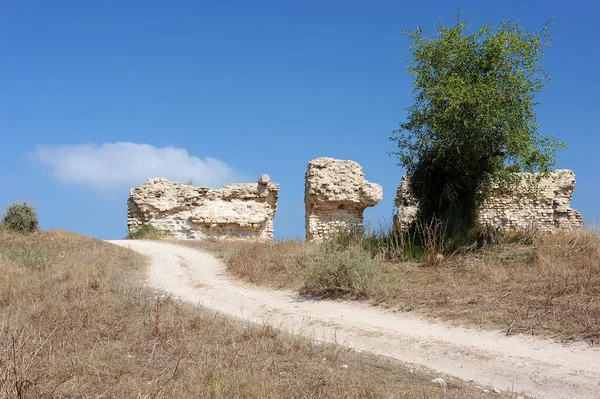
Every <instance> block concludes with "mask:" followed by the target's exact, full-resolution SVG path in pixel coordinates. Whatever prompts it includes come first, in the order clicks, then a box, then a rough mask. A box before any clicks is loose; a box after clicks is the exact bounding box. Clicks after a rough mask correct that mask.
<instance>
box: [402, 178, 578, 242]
mask: <svg viewBox="0 0 600 399" xmlns="http://www.w3.org/2000/svg"><path fill="white" fill-rule="evenodd" d="M519 175H520V181H521V185H520V187H519V188H517V189H513V190H511V191H506V190H500V189H499V188H498V187H496V188H494V189H493V190H492V194H491V195H490V197H489V199H488V200H487V201H486V202H485V203H484V204H483V205H482V207H481V209H480V210H479V222H480V223H481V224H482V225H487V226H492V227H497V228H499V229H500V230H526V229H530V228H535V229H539V230H541V231H553V230H557V229H572V228H581V224H582V217H581V214H580V213H579V212H577V211H576V210H573V209H571V208H570V201H571V197H572V196H573V191H574V190H575V174H574V173H573V172H572V171H570V170H566V169H561V170H556V171H554V172H552V173H550V174H549V175H548V176H547V177H543V178H541V179H540V180H539V182H538V183H537V189H534V190H531V189H527V187H528V183H527V182H530V181H535V180H537V178H538V177H539V175H537V174H535V173H519ZM394 203H395V204H396V206H397V207H398V213H397V214H396V215H395V216H394V223H395V224H396V225H397V226H400V227H401V228H403V227H407V226H408V225H409V224H410V223H411V222H412V221H413V220H414V219H415V216H416V214H417V211H418V210H419V207H418V203H417V201H416V200H415V199H414V198H413V197H412V196H411V195H410V179H409V178H407V177H406V176H404V177H403V178H402V181H401V182H400V185H399V186H398V191H397V192H396V199H395V201H394Z"/></svg>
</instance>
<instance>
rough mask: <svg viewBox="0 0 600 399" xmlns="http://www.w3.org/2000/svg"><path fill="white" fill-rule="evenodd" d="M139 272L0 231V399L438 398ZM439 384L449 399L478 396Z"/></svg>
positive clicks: (53, 236) (372, 365) (76, 242)
mask: <svg viewBox="0 0 600 399" xmlns="http://www.w3.org/2000/svg"><path fill="white" fill-rule="evenodd" d="M269 245H271V244H265V246H266V247H265V248H268V247H269ZM285 245H286V248H287V251H288V252H287V255H286V253H285V252H283V251H278V255H277V258H278V259H279V258H282V259H287V260H286V262H287V261H289V260H291V259H293V258H294V257H298V258H302V256H303V255H300V254H301V253H303V252H304V249H303V245H300V244H299V243H291V242H290V243H287V244H285ZM256 248H259V247H255V249H254V250H255V251H256V250H258V249H256ZM278 248H281V246H279V245H276V244H272V246H271V249H270V250H269V249H268V250H266V251H265V252H264V253H265V254H268V253H271V255H273V254H272V252H269V251H272V250H273V249H278ZM255 253H256V252H255ZM239 256H244V257H246V258H245V259H248V256H249V255H248V254H246V255H242V252H240V255H239ZM286 256H287V258H286ZM234 259H236V258H235V257H233V258H231V260H232V261H233V260H234ZM274 259H275V256H273V265H272V269H271V271H273V270H275V264H276V262H275V260H274ZM144 267H145V258H143V257H142V256H140V255H137V254H135V253H133V252H131V251H129V250H126V249H124V248H121V247H117V246H114V245H111V244H108V243H106V242H103V241H100V240H96V239H93V238H90V237H84V236H80V235H77V234H74V233H69V232H64V231H38V232H34V233H32V234H26V235H25V234H18V233H16V232H13V231H10V230H2V231H0V269H1V271H2V272H1V273H0V320H1V322H0V398H67V397H81V398H83V397H94V398H96V397H103V398H242V397H243V398H267V397H273V398H317V397H319V398H334V397H335V398H339V397H344V398H390V397H397V398H415V397H418V398H440V397H443V392H442V388H441V387H440V386H439V385H437V384H434V383H432V381H431V380H432V379H433V378H437V377H439V375H438V374H433V373H431V372H429V371H427V370H423V369H421V368H418V367H414V366H411V369H410V370H409V368H408V367H407V366H404V365H401V364H399V363H396V362H392V361H390V360H385V359H382V358H378V357H374V356H369V355H367V354H359V353H355V352H352V351H350V350H348V349H345V348H342V347H339V346H333V345H316V344H313V343H310V342H309V341H307V340H304V339H300V338H295V337H291V336H288V335H286V334H284V333H281V332H278V331H276V330H274V329H272V328H270V327H267V326H256V325H250V324H240V323H236V322H233V321H232V320H230V319H227V318H225V317H221V316H218V315H215V314H214V313H213V312H209V311H206V310H204V309H202V308H199V307H195V306H191V305H186V304H184V303H181V302H179V301H177V300H174V299H172V298H170V297H169V296H165V295H164V294H163V293H161V292H156V291H153V290H150V289H147V288H143V287H142V285H141V283H140V280H141V277H142V273H143V270H144ZM278 270H279V269H278ZM279 273H284V272H283V271H282V270H279ZM293 273H295V272H292V274H293ZM261 279H264V276H262V275H261ZM445 378H446V379H447V381H448V395H447V397H448V398H484V397H487V396H488V394H485V393H484V392H483V391H482V389H481V388H476V387H475V386H474V385H472V384H469V383H465V382H461V381H458V380H455V379H452V378H449V377H445ZM494 396H495V397H506V398H508V397H515V396H516V395H511V394H509V393H506V394H501V395H494Z"/></svg>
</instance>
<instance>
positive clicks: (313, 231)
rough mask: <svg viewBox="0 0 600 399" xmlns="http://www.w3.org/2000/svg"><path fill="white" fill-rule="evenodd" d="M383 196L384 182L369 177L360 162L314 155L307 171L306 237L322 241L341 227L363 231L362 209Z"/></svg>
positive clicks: (340, 230)
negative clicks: (380, 183) (372, 180)
mask: <svg viewBox="0 0 600 399" xmlns="http://www.w3.org/2000/svg"><path fill="white" fill-rule="evenodd" d="M382 198H383V189H382V188H381V186H380V185H378V184H374V183H369V182H368V181H366V180H365V178H364V174H363V171H362V167H361V166H360V165H359V164H358V163H356V162H354V161H343V160H339V159H333V158H318V159H313V160H312V161H310V162H309V163H308V167H307V169H306V175H305V190H304V204H305V207H306V215H305V221H306V241H307V242H309V241H313V240H314V241H322V240H324V239H326V238H328V237H331V236H332V235H334V234H335V233H337V232H342V231H344V232H348V231H361V230H362V229H363V211H364V210H365V208H367V207H369V206H374V205H376V204H377V203H379V202H380V201H381V199H382Z"/></svg>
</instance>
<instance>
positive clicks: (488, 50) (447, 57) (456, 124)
mask: <svg viewBox="0 0 600 399" xmlns="http://www.w3.org/2000/svg"><path fill="white" fill-rule="evenodd" d="M550 22H551V21H549V22H548V23H547V24H546V25H545V26H544V27H543V29H542V30H541V31H540V32H539V33H528V32H526V31H525V30H524V29H523V28H522V27H521V26H519V24H518V23H517V22H512V21H503V22H501V23H500V24H499V25H498V26H496V27H494V26H492V25H490V24H488V25H485V26H483V27H481V28H479V29H478V30H477V31H475V32H474V33H472V34H469V33H467V30H468V23H467V21H465V20H463V19H462V18H461V16H460V15H458V16H457V17H456V22H455V24H454V25H453V26H450V27H447V26H442V25H441V24H439V25H438V26H437V27H436V29H435V34H434V35H432V36H426V35H424V34H423V31H422V29H421V28H420V27H419V28H417V30H415V31H404V32H403V34H405V35H407V36H408V37H409V38H410V39H412V41H413V43H412V45H411V47H410V50H411V56H412V61H410V62H409V63H408V71H409V72H410V73H411V74H412V75H413V76H414V83H413V94H414V100H415V102H414V105H412V106H411V107H410V108H408V110H407V111H408V116H407V119H406V121H405V122H403V123H401V124H400V128H399V129H398V130H395V131H393V132H392V134H391V135H390V140H392V141H395V142H397V145H398V151H397V152H393V153H392V154H393V155H396V156H398V158H399V161H400V162H399V166H402V167H404V168H406V170H407V173H408V174H409V175H410V176H411V187H412V194H413V195H414V196H415V198H416V200H417V201H418V202H419V206H420V212H419V215H418V218H420V219H421V221H425V222H429V221H431V220H432V219H434V218H438V219H441V221H442V222H444V223H445V224H446V229H447V230H446V231H447V234H448V235H450V237H454V238H455V239H458V238H460V237H465V234H466V233H467V232H468V231H470V230H471V229H472V228H473V227H475V226H476V220H477V208H478V206H479V204H480V203H481V202H482V201H483V200H484V199H485V198H486V196H487V195H488V194H489V190H490V187H491V185H492V183H496V184H507V185H511V184H512V185H514V184H515V183H516V176H515V175H514V174H512V173H510V172H515V171H523V172H542V173H547V172H548V171H550V170H551V169H552V168H553V167H554V166H555V161H554V157H555V153H556V151H557V150H558V149H560V148H563V147H564V144H563V143H560V142H558V141H557V140H556V139H555V138H554V137H547V136H543V135H542V134H540V133H539V132H538V127H539V126H538V121H537V119H536V116H535V112H534V107H535V105H536V104H537V103H536V101H535V98H534V96H535V94H536V93H538V92H540V91H541V90H542V89H543V88H544V87H545V86H546V82H547V81H548V75H547V74H546V73H545V72H544V70H543V69H542V67H541V65H540V61H541V59H542V57H543V52H542V47H543V46H545V45H548V44H549V43H550V40H551V37H550V33H549V30H548V25H549V23H550Z"/></svg>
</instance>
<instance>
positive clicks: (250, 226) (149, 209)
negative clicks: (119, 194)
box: [127, 175, 279, 239]
mask: <svg viewBox="0 0 600 399" xmlns="http://www.w3.org/2000/svg"><path fill="white" fill-rule="evenodd" d="M278 196H279V185H278V184H276V183H269V176H268V175H263V176H261V178H260V180H259V181H258V183H242V184H230V185H228V186H225V187H222V188H217V189H209V188H207V187H196V186H193V185H189V184H183V183H179V182H171V181H168V180H167V179H164V178H156V179H149V180H148V181H146V182H145V183H144V184H143V185H141V186H140V187H136V188H132V189H131V191H130V193H129V199H128V201H127V227H128V229H129V231H133V230H135V229H137V228H139V227H140V226H141V225H142V224H143V223H151V224H152V225H153V226H155V227H156V228H158V229H159V230H162V231H170V232H171V233H172V234H173V236H174V237H175V238H179V239H202V238H209V237H217V238H223V237H244V238H264V239H272V238H273V218H274V217H275V212H276V210H277V198H278Z"/></svg>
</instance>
